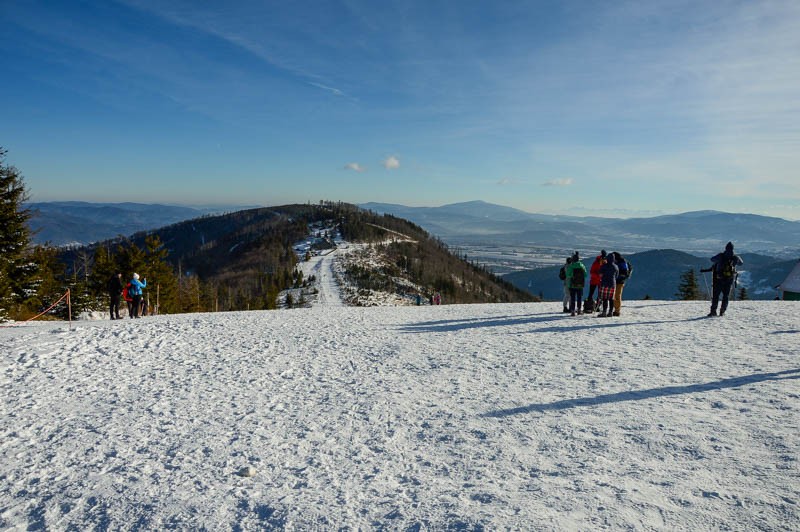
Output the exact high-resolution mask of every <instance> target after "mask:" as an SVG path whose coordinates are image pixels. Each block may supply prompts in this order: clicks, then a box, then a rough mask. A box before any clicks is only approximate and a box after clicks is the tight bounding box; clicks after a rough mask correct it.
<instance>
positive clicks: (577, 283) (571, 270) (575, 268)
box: [566, 251, 586, 316]
mask: <svg viewBox="0 0 800 532" xmlns="http://www.w3.org/2000/svg"><path fill="white" fill-rule="evenodd" d="M566 273H567V286H569V312H570V315H572V316H575V314H580V313H581V301H582V300H583V287H584V285H585V284H586V266H584V265H583V263H582V262H581V257H580V255H579V254H578V252H577V251H576V252H575V254H574V255H572V262H570V264H569V266H567V267H566Z"/></svg>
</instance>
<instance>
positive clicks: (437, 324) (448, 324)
mask: <svg viewBox="0 0 800 532" xmlns="http://www.w3.org/2000/svg"><path fill="white" fill-rule="evenodd" d="M561 319H564V316H563V314H555V315H554V314H552V313H547V314H533V315H531V314H521V315H518V316H500V317H496V318H491V319H486V318H466V319H461V320H441V321H427V322H421V323H416V324H413V325H406V326H404V327H400V329H399V330H400V331H402V332H407V333H425V332H449V331H459V330H462V329H476V328H478V327H503V326H508V325H526V324H529V323H542V322H546V321H554V320H561Z"/></svg>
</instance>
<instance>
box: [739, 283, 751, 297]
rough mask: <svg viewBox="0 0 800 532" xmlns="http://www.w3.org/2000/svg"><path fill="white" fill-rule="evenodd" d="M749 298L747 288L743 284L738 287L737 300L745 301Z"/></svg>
mask: <svg viewBox="0 0 800 532" xmlns="http://www.w3.org/2000/svg"><path fill="white" fill-rule="evenodd" d="M748 299H750V296H749V295H748V293H747V288H745V287H744V286H743V287H741V288H740V289H739V301H746V300H748Z"/></svg>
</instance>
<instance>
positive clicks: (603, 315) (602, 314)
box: [597, 312, 608, 318]
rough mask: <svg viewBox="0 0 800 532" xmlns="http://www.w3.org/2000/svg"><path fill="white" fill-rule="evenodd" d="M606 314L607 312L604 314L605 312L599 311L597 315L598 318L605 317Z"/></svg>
mask: <svg viewBox="0 0 800 532" xmlns="http://www.w3.org/2000/svg"><path fill="white" fill-rule="evenodd" d="M606 316H608V314H606V313H605V312H601V313H600V314H598V315H597V317H598V318H605V317H606Z"/></svg>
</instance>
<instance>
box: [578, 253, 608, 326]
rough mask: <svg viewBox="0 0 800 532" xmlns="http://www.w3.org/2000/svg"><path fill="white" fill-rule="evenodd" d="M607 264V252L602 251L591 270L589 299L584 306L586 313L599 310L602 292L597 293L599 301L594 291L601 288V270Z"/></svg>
mask: <svg viewBox="0 0 800 532" xmlns="http://www.w3.org/2000/svg"><path fill="white" fill-rule="evenodd" d="M605 262H606V250H601V251H600V254H599V255H598V256H597V257H595V258H594V262H593V263H592V267H591V268H589V297H587V298H586V303H585V304H584V305H583V310H584V311H585V312H592V311H593V310H594V309H596V308H597V306H598V304H597V302H598V301H600V299H602V298H601V297H600V291H599V290H598V292H597V299H596V300H595V299H594V291H595V290H597V289H598V288H599V287H600V268H602V267H603V264H605Z"/></svg>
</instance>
